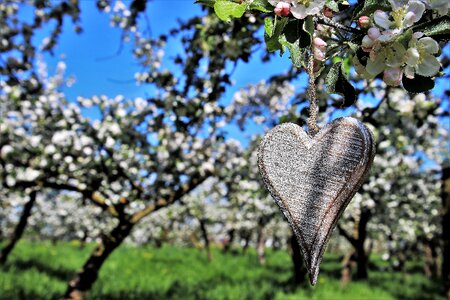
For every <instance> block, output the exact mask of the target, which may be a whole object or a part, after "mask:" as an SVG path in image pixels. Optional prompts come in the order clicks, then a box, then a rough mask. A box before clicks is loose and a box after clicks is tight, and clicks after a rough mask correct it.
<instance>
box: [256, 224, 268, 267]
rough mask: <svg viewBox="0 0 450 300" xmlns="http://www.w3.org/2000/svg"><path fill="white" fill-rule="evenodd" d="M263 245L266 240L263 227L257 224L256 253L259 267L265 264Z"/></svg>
mask: <svg viewBox="0 0 450 300" xmlns="http://www.w3.org/2000/svg"><path fill="white" fill-rule="evenodd" d="M265 243H266V238H265V236H264V225H263V224H259V225H258V239H257V244H256V252H257V253H258V261H259V264H260V265H264V264H265V263H266V253H265Z"/></svg>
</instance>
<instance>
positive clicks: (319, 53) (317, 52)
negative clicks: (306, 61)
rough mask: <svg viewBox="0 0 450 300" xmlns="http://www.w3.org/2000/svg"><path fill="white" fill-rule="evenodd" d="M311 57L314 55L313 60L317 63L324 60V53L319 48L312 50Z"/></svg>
mask: <svg viewBox="0 0 450 300" xmlns="http://www.w3.org/2000/svg"><path fill="white" fill-rule="evenodd" d="M313 55H314V58H315V59H316V60H318V61H323V60H325V52H324V51H322V50H320V49H319V48H314V50H313Z"/></svg>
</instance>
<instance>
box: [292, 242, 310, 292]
mask: <svg viewBox="0 0 450 300" xmlns="http://www.w3.org/2000/svg"><path fill="white" fill-rule="evenodd" d="M289 245H290V246H291V252H292V253H291V257H292V264H293V267H294V284H295V285H296V286H297V285H304V284H305V283H306V282H307V281H306V274H307V270H306V267H305V264H304V263H303V258H302V253H301V251H300V245H299V244H298V241H297V238H296V237H295V235H294V234H292V235H291V237H290V238H289Z"/></svg>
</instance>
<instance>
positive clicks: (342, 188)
mask: <svg viewBox="0 0 450 300" xmlns="http://www.w3.org/2000/svg"><path fill="white" fill-rule="evenodd" d="M374 154H375V147H374V144H373V137H372V134H371V132H370V130H369V129H368V128H367V127H366V126H365V125H364V124H362V123H361V122H359V121H358V120H356V119H353V118H339V119H336V120H334V121H333V122H331V123H330V124H328V125H326V126H325V127H324V128H322V129H321V130H320V131H319V133H317V135H315V136H314V138H311V137H309V136H308V135H307V134H306V133H305V131H304V130H303V129H302V128H301V127H300V126H298V125H295V124H292V123H284V124H281V125H278V126H276V127H275V128H273V129H272V130H271V131H269V132H268V133H267V134H266V135H265V137H264V138H263V140H262V142H261V145H260V146H259V151H258V166H259V170H260V173H261V176H262V178H263V181H264V184H265V186H266V188H267V189H268V190H269V192H270V194H271V195H272V197H273V198H274V199H275V202H276V203H277V204H278V206H279V207H280V209H281V211H282V212H283V214H284V215H285V217H286V218H287V220H288V222H289V224H290V225H291V227H292V228H293V230H294V232H295V235H296V236H297V240H298V242H299V244H300V248H301V251H302V254H303V258H304V260H305V264H306V266H307V269H308V272H309V276H310V281H311V284H313V285H315V284H316V282H317V276H318V274H319V266H320V262H321V261H322V256H323V252H324V251H325V247H326V244H327V242H328V240H329V238H330V236H331V233H332V231H333V229H334V227H335V226H336V223H337V221H338V220H339V217H340V216H341V214H342V212H343V211H344V209H345V208H346V207H347V205H348V203H349V202H350V200H351V199H352V198H353V196H354V195H355V194H356V192H357V191H358V189H359V187H360V186H361V184H362V183H363V180H364V177H365V176H366V174H367V173H368V171H369V169H370V166H371V164H372V161H373V157H374Z"/></svg>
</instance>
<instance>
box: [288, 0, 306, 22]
mask: <svg viewBox="0 0 450 300" xmlns="http://www.w3.org/2000/svg"><path fill="white" fill-rule="evenodd" d="M291 13H292V15H293V16H294V17H295V18H297V19H304V18H306V17H307V16H308V14H307V13H306V7H305V6H303V5H295V2H294V5H293V7H291Z"/></svg>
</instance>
